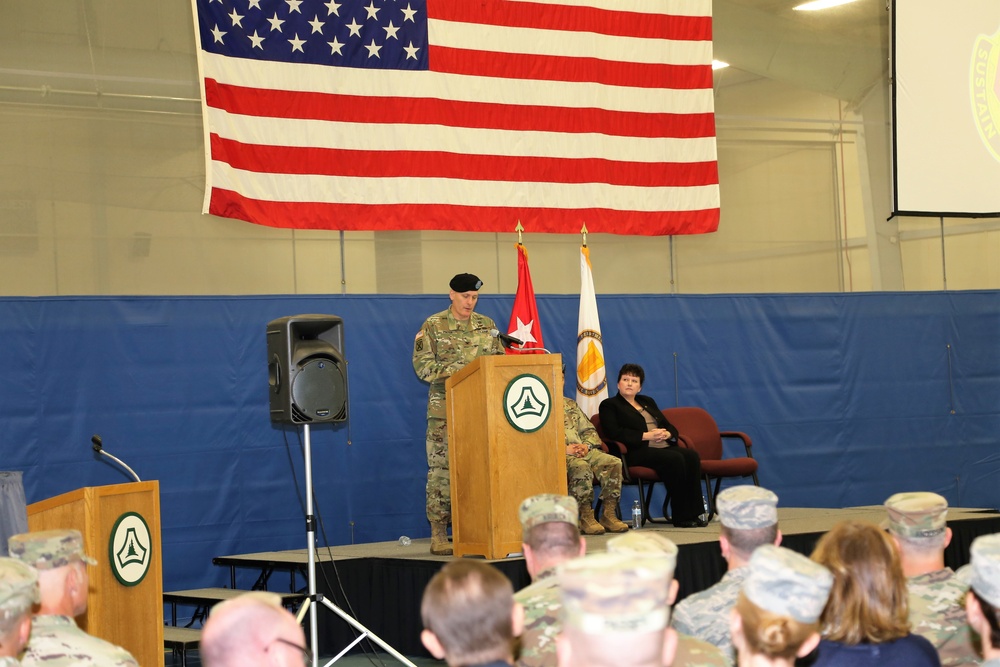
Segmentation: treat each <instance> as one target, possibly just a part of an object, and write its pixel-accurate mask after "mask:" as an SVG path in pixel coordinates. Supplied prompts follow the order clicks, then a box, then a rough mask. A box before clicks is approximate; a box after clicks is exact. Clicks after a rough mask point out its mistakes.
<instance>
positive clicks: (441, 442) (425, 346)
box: [413, 308, 504, 523]
mask: <svg viewBox="0 0 1000 667" xmlns="http://www.w3.org/2000/svg"><path fill="white" fill-rule="evenodd" d="M495 328H496V323H495V322H493V320H491V319H490V318H489V317H486V316H485V315H480V314H479V313H475V312H473V313H472V315H471V316H470V317H469V319H468V321H466V322H459V321H458V320H456V319H455V316H454V315H452V312H451V309H450V308H449V309H448V310H445V311H442V312H440V313H437V314H435V315H431V316H430V317H428V318H427V321H426V322H424V325H423V326H422V327H421V328H420V331H419V332H418V333H417V336H416V338H415V339H414V341H413V370H414V371H416V373H417V377H419V378H420V379H421V380H424V381H425V382H429V383H430V385H431V386H430V389H429V390H428V391H427V519H428V520H429V521H431V522H432V523H434V522H444V523H448V522H449V521H451V480H450V478H449V473H448V422H447V421H446V417H447V412H446V409H445V392H444V383H445V380H447V379H448V378H449V377H451V375H452V374H454V373H456V372H458V371H459V370H461V369H462V368H463V367H465V366H466V365H467V364H468V363H469V362H471V361H472V360H473V359H475V358H476V357H480V356H483V355H487V354H503V353H504V352H503V346H502V345H501V343H500V340H499V339H497V338H493V337H492V336H490V334H489V331H490V329H495Z"/></svg>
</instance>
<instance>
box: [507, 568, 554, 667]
mask: <svg viewBox="0 0 1000 667" xmlns="http://www.w3.org/2000/svg"><path fill="white" fill-rule="evenodd" d="M554 575H555V568H552V569H549V570H545V571H544V572H541V573H539V575H538V576H537V577H536V579H535V581H534V582H532V583H531V584H530V585H529V586H525V587H524V588H522V589H521V590H519V591H518V592H517V593H515V594H514V600H515V601H517V602H519V603H520V604H521V606H522V607H524V630H523V631H522V632H521V650H520V652H519V654H518V657H517V664H518V666H519V667H555V664H556V637H557V636H558V635H559V632H560V631H561V630H562V625H561V624H560V623H559V610H560V609H561V608H562V599H561V597H560V592H559V579H558V578H557V577H555V576H554Z"/></svg>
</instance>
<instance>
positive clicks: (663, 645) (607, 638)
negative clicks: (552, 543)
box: [557, 552, 677, 667]
mask: <svg viewBox="0 0 1000 667" xmlns="http://www.w3.org/2000/svg"><path fill="white" fill-rule="evenodd" d="M661 553H662V552H661ZM672 579H673V559H672V558H670V557H663V556H662V555H661V556H657V555H655V554H654V555H650V553H648V552H647V553H644V554H642V555H636V554H635V553H603V554H596V555H593V556H586V557H584V558H577V559H575V560H571V561H569V562H567V563H564V564H563V565H561V566H560V567H559V587H560V591H561V594H562V612H561V613H562V628H563V631H562V634H561V635H560V636H559V639H558V644H557V653H558V664H559V666H560V667H570V666H571V665H572V666H573V667H602V666H605V665H607V666H609V667H610V666H612V665H613V666H615V667H653V666H656V667H661V666H663V665H670V664H671V663H672V662H673V657H674V654H675V652H676V650H677V634H676V632H675V631H674V630H672V629H670V628H668V623H669V620H670V606H669V601H670V590H671V582H672Z"/></svg>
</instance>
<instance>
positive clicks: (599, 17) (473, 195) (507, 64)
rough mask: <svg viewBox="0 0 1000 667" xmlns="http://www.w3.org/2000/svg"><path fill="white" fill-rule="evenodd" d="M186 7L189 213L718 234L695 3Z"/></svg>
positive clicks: (570, 0) (707, 35)
mask: <svg viewBox="0 0 1000 667" xmlns="http://www.w3.org/2000/svg"><path fill="white" fill-rule="evenodd" d="M192 2H193V4H194V6H195V8H196V15H197V16H198V28H197V29H198V37H199V43H200V45H201V49H200V51H199V68H200V72H201V76H202V78H203V81H204V88H205V90H204V105H203V111H204V129H205V137H206V140H205V143H206V151H207V156H206V159H207V168H206V172H207V173H206V180H207V186H206V198H205V207H204V208H205V211H206V212H209V213H213V214H216V215H221V216H225V217H232V218H238V219H242V220H247V221H250V222H254V223H258V224H263V225H270V226H275V227H295V228H311V229H340V230H384V229H411V230H412V229H440V230H469V231H488V232H500V231H508V230H509V229H510V224H511V221H512V220H516V219H520V220H521V221H522V222H523V223H524V225H525V226H530V228H531V229H532V231H533V232H538V233H543V232H564V233H575V232H576V231H577V229H579V224H580V220H583V219H586V220H587V224H588V226H589V227H590V230H591V232H609V233H616V234H645V235H663V234H692V233H703V232H711V231H714V230H715V229H716V228H717V226H718V220H719V186H718V168H717V162H716V142H715V120H714V102H713V91H712V69H711V60H712V41H711V40H712V22H711V21H712V19H711V0H659V1H654V0H533V1H527V0H409V1H408V2H406V0H363V1H362V0H339V2H322V1H320V0H291V1H288V0H284V1H282V2H275V1H274V0H192ZM404 3H405V6H404ZM407 31H408V32H407Z"/></svg>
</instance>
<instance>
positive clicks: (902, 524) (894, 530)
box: [884, 491, 951, 576]
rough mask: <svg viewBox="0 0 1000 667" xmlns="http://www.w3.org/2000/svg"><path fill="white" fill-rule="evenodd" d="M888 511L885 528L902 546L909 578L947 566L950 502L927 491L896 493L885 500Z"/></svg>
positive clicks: (904, 564)
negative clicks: (945, 556) (945, 559)
mask: <svg viewBox="0 0 1000 667" xmlns="http://www.w3.org/2000/svg"><path fill="white" fill-rule="evenodd" d="M885 511H886V513H887V514H888V518H887V520H886V522H885V524H884V527H885V528H887V529H888V530H889V533H890V534H891V535H892V538H893V539H894V540H895V542H896V544H897V545H898V546H899V550H900V557H901V558H902V562H903V572H904V573H905V574H906V575H908V576H913V575H917V574H926V573H928V572H933V571H935V570H939V569H942V568H943V567H944V549H945V547H947V546H948V544H949V543H950V542H951V529H950V528H948V526H947V524H946V522H947V517H948V501H947V500H945V499H944V498H943V497H941V496H939V495H938V494H936V493H928V492H924V491H915V492H910V493H897V494H895V495H892V496H889V498H888V499H887V500H886V501H885Z"/></svg>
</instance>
